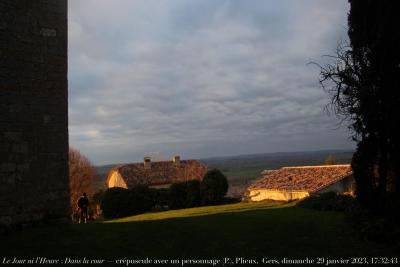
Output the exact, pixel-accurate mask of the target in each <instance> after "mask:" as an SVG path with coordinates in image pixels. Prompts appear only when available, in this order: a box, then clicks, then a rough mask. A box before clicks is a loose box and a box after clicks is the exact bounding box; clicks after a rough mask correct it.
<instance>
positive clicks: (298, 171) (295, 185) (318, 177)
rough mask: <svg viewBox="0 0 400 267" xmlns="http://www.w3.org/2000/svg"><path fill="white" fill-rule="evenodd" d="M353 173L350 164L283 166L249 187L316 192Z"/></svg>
mask: <svg viewBox="0 0 400 267" xmlns="http://www.w3.org/2000/svg"><path fill="white" fill-rule="evenodd" d="M351 174H352V170H351V167H350V165H348V164H346V165H321V166H298V167H283V168H281V169H279V170H275V171H269V172H266V173H264V174H263V176H262V178H261V179H259V180H257V181H256V182H255V183H254V184H252V185H251V186H250V187H249V190H252V189H268V190H282V191H307V192H315V191H318V190H319V189H322V188H323V187H326V186H328V185H331V184H333V183H335V182H337V181H340V180H342V179H344V178H346V177H348V176H350V175H351Z"/></svg>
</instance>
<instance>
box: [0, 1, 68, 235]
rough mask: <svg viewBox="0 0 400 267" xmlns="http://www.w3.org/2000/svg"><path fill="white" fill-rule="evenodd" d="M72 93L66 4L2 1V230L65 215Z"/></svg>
mask: <svg viewBox="0 0 400 267" xmlns="http://www.w3.org/2000/svg"><path fill="white" fill-rule="evenodd" d="M67 88H68V85H67V0H1V1H0V228H4V226H12V225H17V224H25V223H31V222H34V221H38V220H42V219H59V218H67V216H68V210H69V189H68V184H69V183H68V89H67ZM0 230H1V229H0Z"/></svg>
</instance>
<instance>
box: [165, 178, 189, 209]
mask: <svg viewBox="0 0 400 267" xmlns="http://www.w3.org/2000/svg"><path fill="white" fill-rule="evenodd" d="M185 207H186V182H179V183H173V184H172V185H171V187H170V188H169V208H170V209H183V208H185Z"/></svg>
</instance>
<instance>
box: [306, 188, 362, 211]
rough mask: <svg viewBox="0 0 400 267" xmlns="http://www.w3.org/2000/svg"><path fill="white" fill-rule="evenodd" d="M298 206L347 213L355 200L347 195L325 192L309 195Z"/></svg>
mask: <svg viewBox="0 0 400 267" xmlns="http://www.w3.org/2000/svg"><path fill="white" fill-rule="evenodd" d="M298 205H299V206H300V207H303V208H310V209H316V210H334V211H347V210H350V209H352V207H353V206H354V205H355V199H354V198H353V197H352V196H349V195H342V194H336V193H335V192H327V193H322V194H315V195H311V196H309V197H307V198H305V199H303V200H302V201H301V202H299V204H298Z"/></svg>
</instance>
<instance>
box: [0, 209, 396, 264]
mask: <svg viewBox="0 0 400 267" xmlns="http://www.w3.org/2000/svg"><path fill="white" fill-rule="evenodd" d="M293 205H294V203H292V204H286V205H282V204H277V203H256V204H251V203H239V204H231V205H223V206H214V207H200V208H192V209H184V210H176V211H167V212H158V213H149V214H144V215H138V216H133V217H128V218H123V219H119V220H113V221H105V222H98V223H90V224H87V225H57V226H48V227H37V228H33V229H26V230H23V231H19V232H16V233H14V234H9V235H7V236H5V238H3V237H2V239H1V241H0V251H1V252H0V255H1V256H8V257H10V256H11V257H15V256H19V257H24V258H28V257H35V256H45V257H48V258H64V257H70V258H74V259H77V258H82V257H87V258H98V259H99V258H100V259H107V260H110V261H112V260H114V259H117V258H130V259H142V258H146V257H150V258H152V259H154V258H157V259H173V258H175V259H188V258H191V259H221V258H222V257H231V258H232V259H235V258H236V257H246V258H250V259H258V260H261V258H262V257H268V258H273V259H282V258H283V257H290V258H305V257H310V258H315V257H330V258H339V257H345V258H349V257H367V256H368V257H369V256H376V257H378V256H391V255H396V253H397V254H398V251H397V250H396V248H395V247H393V246H386V245H382V244H375V243H369V242H365V241H362V240H361V239H358V238H357V237H356V234H355V233H354V231H353V230H352V229H351V228H350V227H349V225H348V224H347V223H346V220H345V218H344V215H343V214H342V213H337V212H322V211H315V210H309V209H302V208H298V207H295V206H293Z"/></svg>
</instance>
